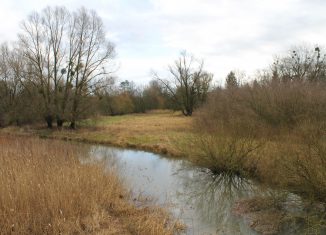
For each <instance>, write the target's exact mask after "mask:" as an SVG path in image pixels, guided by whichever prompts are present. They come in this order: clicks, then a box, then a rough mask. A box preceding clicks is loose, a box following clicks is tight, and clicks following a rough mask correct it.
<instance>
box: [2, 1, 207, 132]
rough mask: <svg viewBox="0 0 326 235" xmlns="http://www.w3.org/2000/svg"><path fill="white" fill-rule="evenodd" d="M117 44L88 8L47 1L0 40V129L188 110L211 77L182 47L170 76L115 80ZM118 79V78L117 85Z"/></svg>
mask: <svg viewBox="0 0 326 235" xmlns="http://www.w3.org/2000/svg"><path fill="white" fill-rule="evenodd" d="M114 56H115V47H114V45H113V44H112V43H111V42H110V41H108V40H107V38H106V32H105V30H104V26H103V22H102V20H101V18H100V17H99V16H98V15H97V14H96V12H94V11H90V10H87V9H85V8H81V9H78V10H76V11H68V10H67V9H66V8H64V7H54V8H51V7H47V8H45V9H44V10H43V11H41V12H33V13H32V14H30V15H29V16H28V18H27V19H25V20H24V21H23V22H22V24H21V30H20V33H19V35H18V39H17V41H15V42H12V43H3V44H2V45H0V127H1V126H6V125H12V124H17V125H22V124H26V123H35V122H40V121H42V120H43V121H45V122H46V124H47V127H48V128H52V127H53V125H54V123H56V126H57V127H59V128H61V127H62V126H63V125H64V123H69V125H70V127H71V128H73V129H74V128H76V122H77V121H78V120H80V119H83V118H87V117H89V116H92V115H95V114H100V115H121V114H126V113H134V112H145V111H146V110H150V109H162V108H168V109H174V110H181V111H182V112H183V113H184V114H185V115H187V116H190V115H192V113H193V110H194V108H197V107H198V106H199V105H200V104H201V103H203V102H204V100H205V99H206V94H207V91H208V89H209V84H210V82H211V79H212V75H211V74H209V73H207V72H205V71H204V70H203V62H202V61H198V60H196V59H195V58H194V57H193V56H190V55H187V54H185V53H183V54H182V55H181V56H180V58H179V59H178V60H177V61H176V62H175V64H174V65H173V66H170V70H169V72H170V74H171V75H172V76H173V80H172V81H167V80H164V79H159V78H158V77H155V79H154V80H153V81H151V82H150V83H149V85H147V86H145V87H136V86H135V84H134V83H133V82H130V81H123V82H120V83H118V82H117V81H116V79H115V78H114V76H113V71H114ZM117 83H118V84H117Z"/></svg>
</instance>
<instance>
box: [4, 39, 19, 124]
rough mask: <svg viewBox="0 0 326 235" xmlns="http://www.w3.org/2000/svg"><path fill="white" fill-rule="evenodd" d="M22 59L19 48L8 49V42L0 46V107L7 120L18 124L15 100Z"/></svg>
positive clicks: (16, 98)
mask: <svg viewBox="0 0 326 235" xmlns="http://www.w3.org/2000/svg"><path fill="white" fill-rule="evenodd" d="M23 77H24V61H23V59H22V57H21V54H20V52H19V50H17V49H15V48H14V49H10V48H9V46H8V44H6V43H5V44H2V45H1V46H0V83H1V85H0V106H1V107H0V109H1V112H2V113H6V114H7V115H9V117H7V119H8V120H7V121H8V122H12V121H16V123H17V124H19V113H18V107H17V102H18V98H19V95H20V93H21V92H22V89H23V86H22V83H21V80H22V79H23Z"/></svg>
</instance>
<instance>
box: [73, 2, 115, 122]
mask: <svg viewBox="0 0 326 235" xmlns="http://www.w3.org/2000/svg"><path fill="white" fill-rule="evenodd" d="M72 23H73V26H71V27H70V28H71V30H73V31H71V32H70V37H71V42H72V44H71V45H70V46H71V47H72V48H74V49H73V53H72V54H71V55H70V56H71V57H70V58H69V64H70V65H69V66H68V76H72V77H73V83H74V92H73V97H72V100H73V101H72V102H73V103H72V112H71V125H70V126H71V128H75V125H76V120H77V119H78V115H79V114H80V113H81V112H82V111H83V110H82V107H81V103H82V101H83V100H82V98H83V97H85V96H87V95H89V94H91V93H92V92H94V89H95V88H96V89H98V88H99V86H100V84H101V83H102V84H105V83H103V81H104V80H105V79H108V78H110V72H107V70H106V67H105V66H107V64H108V62H109V61H111V59H113V57H114V54H115V53H114V46H113V44H112V43H111V42H109V41H108V40H107V39H106V37H105V31H104V26H103V22H102V20H101V18H100V17H99V16H98V15H97V14H96V12H95V11H89V10H86V9H85V8H81V9H80V10H79V11H78V12H77V13H75V14H74V18H73V21H72ZM74 50H76V51H74ZM69 73H70V75H69Z"/></svg>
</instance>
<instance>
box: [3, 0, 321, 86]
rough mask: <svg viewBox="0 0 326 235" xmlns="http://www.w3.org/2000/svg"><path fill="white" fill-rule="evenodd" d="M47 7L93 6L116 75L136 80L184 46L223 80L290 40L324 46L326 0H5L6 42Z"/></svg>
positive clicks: (269, 57)
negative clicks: (111, 49)
mask: <svg viewBox="0 0 326 235" xmlns="http://www.w3.org/2000/svg"><path fill="white" fill-rule="evenodd" d="M46 6H65V7H67V8H68V9H70V10H75V9H77V8H79V7H82V6H84V7H86V8H89V9H93V10H95V11H96V12H97V13H98V14H99V16H100V17H101V18H102V19H103V22H104V26H105V29H106V32H107V34H106V35H107V38H108V40H110V41H112V42H113V43H114V44H115V45H116V53H117V56H116V59H115V62H116V64H117V65H118V70H117V72H116V75H117V76H118V78H119V79H120V80H121V81H123V80H130V81H133V82H135V83H136V84H146V83H147V82H148V81H150V80H151V79H152V73H151V71H156V72H157V73H158V74H166V71H167V67H168V65H169V64H172V63H173V62H174V60H175V59H177V58H178V56H179V54H180V52H181V51H184V50H186V51H187V52H188V53H191V54H193V55H194V56H195V57H197V58H199V59H203V60H204V61H205V66H204V67H205V70H207V71H208V72H211V73H213V74H214V80H215V83H217V84H223V83H224V80H225V77H226V75H227V74H228V72H230V71H231V70H239V71H243V72H245V73H246V74H247V75H248V76H249V77H253V76H254V74H255V73H256V71H257V70H258V69H264V68H266V67H268V65H269V64H271V63H272V61H273V58H274V56H275V55H279V54H282V53H285V52H287V51H288V50H290V49H291V47H292V46H295V45H302V44H305V45H311V46H314V45H321V46H323V45H325V44H326V42H325V41H326V14H325V12H326V1H325V0H280V1H278V0H69V1H68V0H56V1H53V0H0V22H1V24H0V42H4V41H13V40H16V39H17V34H18V33H19V31H20V26H19V25H20V23H21V22H22V20H24V19H26V17H27V16H28V15H29V14H30V13H31V12H32V11H41V10H42V9H43V8H45V7H46Z"/></svg>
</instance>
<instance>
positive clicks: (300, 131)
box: [195, 79, 326, 200]
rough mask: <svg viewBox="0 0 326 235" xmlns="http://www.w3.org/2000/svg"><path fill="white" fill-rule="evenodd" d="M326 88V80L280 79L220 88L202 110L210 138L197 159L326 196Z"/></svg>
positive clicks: (205, 133) (200, 119)
mask: <svg viewBox="0 0 326 235" xmlns="http://www.w3.org/2000/svg"><path fill="white" fill-rule="evenodd" d="M325 90H326V84H325V82H309V81H282V80H275V79H274V80H273V79H262V80H260V81H255V82H253V83H251V84H244V85H239V86H236V87H231V88H230V87H229V88H225V89H223V88H218V89H216V90H215V91H213V92H212V94H211V95H210V98H209V101H208V102H207V104H206V105H205V107H203V108H202V110H201V112H199V113H198V115H197V128H198V129H199V130H200V132H202V135H203V136H205V141H202V140H201V141H197V146H198V149H203V148H204V151H202V153H203V154H204V155H200V154H199V155H198V154H197V157H195V160H196V161H197V162H201V163H203V165H205V166H206V167H208V168H212V166H213V165H214V164H217V165H219V166H223V167H224V168H225V167H226V168H227V170H231V171H234V170H235V172H239V171H242V172H244V174H248V175H251V176H256V177H257V178H259V179H261V180H262V181H264V182H268V183H273V184H277V185H279V186H286V187H292V188H293V189H294V190H295V191H298V192H300V193H304V194H307V195H308V196H311V197H314V198H317V199H320V200H325V198H326V139H325V135H326V118H325V117H326V92H325ZM222 137H223V138H224V141H221V138H222ZM203 143H205V144H203ZM226 143H227V144H226ZM232 143H242V144H240V147H239V144H238V145H237V144H232ZM253 143H254V144H255V146H257V147H256V148H253ZM226 146H227V148H226ZM246 152H248V153H250V154H249V156H243V155H244V153H246ZM208 153H209V154H208ZM247 155H248V154H247ZM203 156H204V157H203ZM207 156H210V159H211V160H210V161H209V162H207V161H206V160H205V159H206V158H207ZM230 156H232V157H230Z"/></svg>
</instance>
